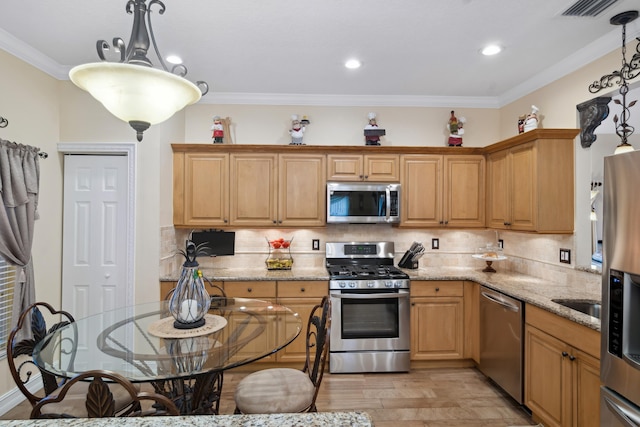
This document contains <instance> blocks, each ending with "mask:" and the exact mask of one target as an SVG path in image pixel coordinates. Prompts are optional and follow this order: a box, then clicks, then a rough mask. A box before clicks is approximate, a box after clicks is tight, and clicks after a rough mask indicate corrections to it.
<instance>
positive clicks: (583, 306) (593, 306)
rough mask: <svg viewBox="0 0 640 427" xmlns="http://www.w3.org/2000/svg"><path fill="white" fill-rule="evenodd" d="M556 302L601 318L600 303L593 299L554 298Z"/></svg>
mask: <svg viewBox="0 0 640 427" xmlns="http://www.w3.org/2000/svg"><path fill="white" fill-rule="evenodd" d="M551 301H553V302H555V303H556V304H560V305H562V306H565V307H568V308H570V309H572V310H576V311H579V312H581V313H584V314H588V315H589V316H593V317H595V318H598V319H599V318H600V307H601V306H600V303H599V302H598V301H593V300H584V299H552V300H551Z"/></svg>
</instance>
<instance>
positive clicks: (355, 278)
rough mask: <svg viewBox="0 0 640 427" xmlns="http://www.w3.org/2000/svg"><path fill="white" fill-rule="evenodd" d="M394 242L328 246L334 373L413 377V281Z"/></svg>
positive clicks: (331, 359)
mask: <svg viewBox="0 0 640 427" xmlns="http://www.w3.org/2000/svg"><path fill="white" fill-rule="evenodd" d="M393 259H394V244H393V242H349V243H327V245H326V266H327V270H328V272H329V292H330V295H331V303H332V304H331V316H332V318H331V340H330V344H329V372H331V373H354V372H407V371H409V364H410V360H409V359H410V356H409V341H410V332H409V276H408V275H407V274H406V273H404V272H402V271H401V270H399V269H398V268H396V267H394V265H393V262H394V261H393Z"/></svg>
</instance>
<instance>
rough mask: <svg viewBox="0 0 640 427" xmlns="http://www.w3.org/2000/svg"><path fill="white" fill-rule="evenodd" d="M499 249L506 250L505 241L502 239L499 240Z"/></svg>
mask: <svg viewBox="0 0 640 427" xmlns="http://www.w3.org/2000/svg"><path fill="white" fill-rule="evenodd" d="M498 247H499V248H500V249H504V240H502V239H499V240H498Z"/></svg>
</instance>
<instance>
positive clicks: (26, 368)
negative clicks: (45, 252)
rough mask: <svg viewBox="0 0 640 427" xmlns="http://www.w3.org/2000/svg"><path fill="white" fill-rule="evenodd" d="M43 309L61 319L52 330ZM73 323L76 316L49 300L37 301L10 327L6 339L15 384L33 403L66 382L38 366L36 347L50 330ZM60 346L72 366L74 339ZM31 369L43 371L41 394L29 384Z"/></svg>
mask: <svg viewBox="0 0 640 427" xmlns="http://www.w3.org/2000/svg"><path fill="white" fill-rule="evenodd" d="M44 308H46V309H47V310H48V315H47V317H52V318H56V319H59V321H58V322H57V323H55V324H54V325H53V326H52V327H51V328H50V329H47V323H46V321H45V316H44V315H43V314H42V311H41V309H44ZM74 322H75V320H74V318H73V316H72V315H71V314H69V313H68V312H66V311H63V310H60V311H58V310H55V309H54V308H53V307H52V306H51V305H50V304H48V303H46V302H36V303H33V304H31V305H30V306H29V307H27V308H26V309H25V310H24V311H23V312H22V313H21V314H20V317H19V318H18V323H17V324H16V326H15V327H14V328H13V329H12V330H11V333H10V334H9V337H8V340H7V362H8V364H9V371H10V372H11V376H12V377H13V380H14V381H15V383H16V386H17V387H18V389H19V390H20V391H21V392H22V394H24V395H25V397H26V398H27V400H28V401H29V403H31V406H34V405H35V404H36V403H38V402H39V401H41V400H42V399H44V398H45V397H46V396H48V395H49V394H50V393H52V392H53V391H54V390H56V389H57V388H58V387H60V386H61V385H62V384H63V383H64V382H65V381H66V379H65V378H60V377H56V376H54V375H52V374H50V373H48V372H46V371H44V370H42V369H40V368H39V367H38V366H37V365H35V363H34V362H33V359H32V356H33V349H34V347H35V346H36V345H37V344H38V343H40V342H41V341H42V339H43V338H44V337H45V336H46V334H47V333H49V332H51V331H54V330H56V329H58V328H61V327H63V326H66V325H69V324H72V323H74ZM76 341H77V340H76ZM58 345H59V349H60V351H61V352H62V353H63V354H66V355H68V360H69V365H70V366H72V365H73V361H74V352H73V346H74V345H75V342H62V343H58ZM30 368H38V369H39V370H40V373H41V376H42V386H38V387H35V388H36V389H37V390H40V389H42V390H43V391H42V392H37V393H39V394H35V393H32V392H31V391H29V388H31V389H33V388H34V387H27V384H28V383H29V381H30V380H31V379H32V378H31V377H32V376H33V370H32V369H30Z"/></svg>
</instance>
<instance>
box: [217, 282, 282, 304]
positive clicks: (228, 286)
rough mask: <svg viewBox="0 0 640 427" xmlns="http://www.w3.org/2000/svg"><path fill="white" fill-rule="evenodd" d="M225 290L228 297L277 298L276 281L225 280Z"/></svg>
mask: <svg viewBox="0 0 640 427" xmlns="http://www.w3.org/2000/svg"><path fill="white" fill-rule="evenodd" d="M224 291H225V293H226V294H227V296H228V297H239V298H257V299H261V298H262V299H267V300H275V298H276V282H274V281H247V282H224Z"/></svg>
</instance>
